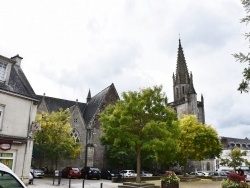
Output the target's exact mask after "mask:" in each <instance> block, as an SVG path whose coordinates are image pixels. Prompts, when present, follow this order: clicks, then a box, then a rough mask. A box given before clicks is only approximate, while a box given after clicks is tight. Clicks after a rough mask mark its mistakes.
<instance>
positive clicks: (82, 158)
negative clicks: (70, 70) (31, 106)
mask: <svg viewBox="0 0 250 188" xmlns="http://www.w3.org/2000/svg"><path fill="white" fill-rule="evenodd" d="M39 98H40V102H39V104H38V110H37V113H38V114H39V113H42V112H48V113H51V112H53V111H54V112H57V111H58V110H59V108H62V109H67V108H69V109H70V112H71V118H70V123H71V125H72V133H71V136H72V137H74V138H75V141H76V142H80V143H81V145H82V148H83V151H82V152H81V154H80V155H79V157H78V158H77V159H75V160H61V161H59V163H58V165H59V166H58V168H59V169H62V168H64V167H65V166H74V167H84V166H91V167H98V168H103V167H107V164H106V160H105V152H104V150H105V147H104V146H102V144H101V143H100V140H99V137H100V136H101V135H102V129H101V125H100V122H99V115H98V114H99V112H101V111H103V110H104V109H105V107H106V106H108V105H109V104H114V103H115V102H116V101H117V100H119V95H118V93H117V91H116V88H115V86H114V84H111V85H110V86H108V87H107V88H105V89H103V90H102V91H100V92H99V93H98V94H96V95H95V96H93V97H92V96H91V92H90V91H89V92H88V95H87V99H86V102H85V103H84V102H79V101H78V100H76V101H70V100H64V99H58V98H53V97H48V96H45V95H43V96H39ZM39 160H40V159H39V157H37V158H36V157H34V158H33V164H34V165H37V166H40V165H41V164H39ZM42 165H43V166H48V167H49V169H53V167H52V166H51V164H50V163H49V160H46V159H44V160H43V164H42Z"/></svg>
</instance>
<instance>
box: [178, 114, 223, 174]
mask: <svg viewBox="0 0 250 188" xmlns="http://www.w3.org/2000/svg"><path fill="white" fill-rule="evenodd" d="M180 129H181V137H180V140H179V142H178V146H179V150H178V152H177V155H176V156H177V160H178V162H179V163H180V164H182V165H183V166H184V175H185V174H186V166H187V162H188V160H189V159H191V160H196V161H200V160H204V159H206V158H207V157H210V158H214V157H219V155H220V153H221V151H222V146H221V144H220V140H219V137H218V134H217V132H216V131H215V129H213V128H212V127H211V126H210V125H206V124H202V123H201V122H198V121H197V117H196V116H195V115H183V117H182V119H180Z"/></svg>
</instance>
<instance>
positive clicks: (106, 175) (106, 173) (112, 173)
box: [101, 169, 119, 180]
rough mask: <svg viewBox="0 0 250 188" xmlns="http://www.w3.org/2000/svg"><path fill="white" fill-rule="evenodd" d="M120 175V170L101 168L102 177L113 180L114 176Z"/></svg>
mask: <svg viewBox="0 0 250 188" xmlns="http://www.w3.org/2000/svg"><path fill="white" fill-rule="evenodd" d="M118 175H119V173H118V172H116V171H115V170H112V169H102V170H101V178H103V179H108V180H111V179H112V177H117V176H118Z"/></svg>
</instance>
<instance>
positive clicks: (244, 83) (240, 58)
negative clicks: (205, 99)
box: [233, 0, 250, 93]
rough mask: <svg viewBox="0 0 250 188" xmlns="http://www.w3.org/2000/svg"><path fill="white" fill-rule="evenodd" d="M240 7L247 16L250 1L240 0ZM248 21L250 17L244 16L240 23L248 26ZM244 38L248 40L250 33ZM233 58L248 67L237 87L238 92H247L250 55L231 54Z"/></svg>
mask: <svg viewBox="0 0 250 188" xmlns="http://www.w3.org/2000/svg"><path fill="white" fill-rule="evenodd" d="M241 3H242V5H243V6H244V8H245V11H246V13H247V14H249V12H250V0H241ZM249 21H250V15H246V17H244V18H242V19H241V22H242V23H246V24H248V23H249ZM245 38H246V39H247V40H248V42H249V40H250V33H249V32H248V33H245ZM233 56H234V57H235V58H236V61H239V62H240V63H248V67H246V68H244V70H243V72H242V74H243V80H242V82H241V83H240V85H239V88H238V90H239V91H240V92H241V93H242V92H246V93H248V92H249V82H250V53H247V54H244V53H242V52H239V53H238V54H237V53H236V54H233Z"/></svg>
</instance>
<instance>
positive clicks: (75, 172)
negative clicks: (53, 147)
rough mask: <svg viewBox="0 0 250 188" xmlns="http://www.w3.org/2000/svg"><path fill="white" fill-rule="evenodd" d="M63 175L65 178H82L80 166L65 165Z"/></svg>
mask: <svg viewBox="0 0 250 188" xmlns="http://www.w3.org/2000/svg"><path fill="white" fill-rule="evenodd" d="M61 173H62V177H65V178H81V177H82V176H81V170H80V169H79V168H74V167H65V168H64V169H63V170H62V172H61Z"/></svg>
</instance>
